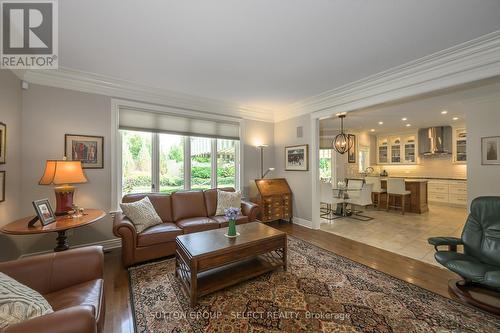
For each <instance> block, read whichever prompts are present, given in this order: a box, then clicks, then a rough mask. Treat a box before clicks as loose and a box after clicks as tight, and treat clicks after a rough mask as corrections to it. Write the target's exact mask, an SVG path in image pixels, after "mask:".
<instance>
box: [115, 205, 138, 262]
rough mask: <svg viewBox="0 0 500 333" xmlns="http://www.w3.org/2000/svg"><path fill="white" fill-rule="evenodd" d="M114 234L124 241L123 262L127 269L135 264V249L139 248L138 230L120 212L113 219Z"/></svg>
mask: <svg viewBox="0 0 500 333" xmlns="http://www.w3.org/2000/svg"><path fill="white" fill-rule="evenodd" d="M113 233H114V234H115V236H117V237H120V238H121V239H122V262H123V265H124V266H125V267H128V266H130V265H132V264H133V263H134V262H135V248H136V247H137V229H136V228H135V226H134V224H133V223H132V222H131V221H130V219H129V218H128V217H127V216H126V215H125V214H123V213H122V212H118V213H116V214H115V217H114V219H113Z"/></svg>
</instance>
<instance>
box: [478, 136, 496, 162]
mask: <svg viewBox="0 0 500 333" xmlns="http://www.w3.org/2000/svg"><path fill="white" fill-rule="evenodd" d="M481 164H482V165H500V136H489V137H485V138H481Z"/></svg>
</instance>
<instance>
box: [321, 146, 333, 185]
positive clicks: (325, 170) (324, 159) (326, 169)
mask: <svg viewBox="0 0 500 333" xmlns="http://www.w3.org/2000/svg"><path fill="white" fill-rule="evenodd" d="M319 177H320V179H322V180H326V181H330V180H331V179H332V150H331V149H320V150H319Z"/></svg>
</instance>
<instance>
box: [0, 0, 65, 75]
mask: <svg viewBox="0 0 500 333" xmlns="http://www.w3.org/2000/svg"><path fill="white" fill-rule="evenodd" d="M1 11H2V14H1V17H2V33H1V37H2V41H1V47H2V49H1V55H0V56H1V61H0V67H1V68H6V69H7V68H8V69H56V68H58V57H57V53H58V47H57V46H58V45H57V42H58V38H57V37H58V31H57V30H58V25H57V0H39V1H33V0H32V1H29V2H28V1H2V2H1Z"/></svg>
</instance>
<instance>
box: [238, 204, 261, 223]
mask: <svg viewBox="0 0 500 333" xmlns="http://www.w3.org/2000/svg"><path fill="white" fill-rule="evenodd" d="M259 211H260V207H259V205H257V204H255V203H253V202H249V201H242V202H241V213H242V214H243V215H245V216H248V221H249V222H253V221H255V220H256V219H257V214H258V213H259Z"/></svg>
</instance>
